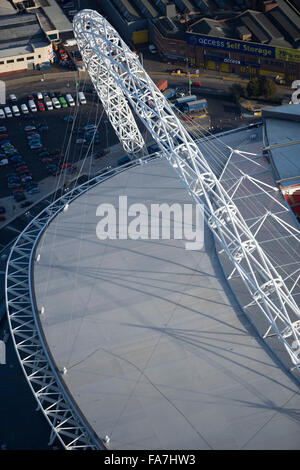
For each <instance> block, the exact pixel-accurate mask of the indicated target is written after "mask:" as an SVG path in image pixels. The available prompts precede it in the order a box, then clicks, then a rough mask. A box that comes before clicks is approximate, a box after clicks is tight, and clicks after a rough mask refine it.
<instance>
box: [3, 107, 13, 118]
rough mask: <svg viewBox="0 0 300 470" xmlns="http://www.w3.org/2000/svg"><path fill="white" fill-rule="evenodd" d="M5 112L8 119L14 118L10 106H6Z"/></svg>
mask: <svg viewBox="0 0 300 470" xmlns="http://www.w3.org/2000/svg"><path fill="white" fill-rule="evenodd" d="M4 112H5V115H6V117H8V118H12V117H13V115H12V112H11V109H10V107H9V106H5V108H4Z"/></svg>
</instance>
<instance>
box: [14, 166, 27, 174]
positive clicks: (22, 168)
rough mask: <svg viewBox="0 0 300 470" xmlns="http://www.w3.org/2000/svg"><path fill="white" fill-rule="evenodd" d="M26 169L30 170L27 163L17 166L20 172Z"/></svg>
mask: <svg viewBox="0 0 300 470" xmlns="http://www.w3.org/2000/svg"><path fill="white" fill-rule="evenodd" d="M24 170H28V166H27V165H22V166H18V167H17V168H16V171H17V172H18V173H19V172H20V171H24Z"/></svg>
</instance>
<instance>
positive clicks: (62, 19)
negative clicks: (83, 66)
mask: <svg viewBox="0 0 300 470" xmlns="http://www.w3.org/2000/svg"><path fill="white" fill-rule="evenodd" d="M13 3H14V5H15V7H16V9H17V11H19V12H24V11H27V12H28V13H33V14H35V15H36V16H37V19H38V22H39V23H40V26H41V28H42V30H43V31H44V33H45V35H46V36H47V38H48V39H49V40H50V41H51V42H52V43H53V42H57V41H59V40H61V39H62V40H63V39H65V37H68V34H69V33H72V34H73V28H72V23H71V22H70V21H69V20H68V18H67V17H66V15H65V14H64V12H63V10H62V9H61V8H60V6H59V5H58V4H57V2H56V0H13Z"/></svg>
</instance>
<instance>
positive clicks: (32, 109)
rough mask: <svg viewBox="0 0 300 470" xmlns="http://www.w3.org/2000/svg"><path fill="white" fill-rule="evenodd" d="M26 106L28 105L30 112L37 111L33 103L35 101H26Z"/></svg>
mask: <svg viewBox="0 0 300 470" xmlns="http://www.w3.org/2000/svg"><path fill="white" fill-rule="evenodd" d="M28 106H29V109H30V111H31V112H32V113H36V112H37V109H36V105H35V102H34V101H33V100H29V101H28Z"/></svg>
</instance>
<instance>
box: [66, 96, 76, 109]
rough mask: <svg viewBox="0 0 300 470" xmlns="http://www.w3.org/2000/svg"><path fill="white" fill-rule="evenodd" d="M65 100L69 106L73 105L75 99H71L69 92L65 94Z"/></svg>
mask: <svg viewBox="0 0 300 470" xmlns="http://www.w3.org/2000/svg"><path fill="white" fill-rule="evenodd" d="M66 100H67V102H68V105H69V106H75V101H74V100H73V96H72V95H70V93H68V94H66Z"/></svg>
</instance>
